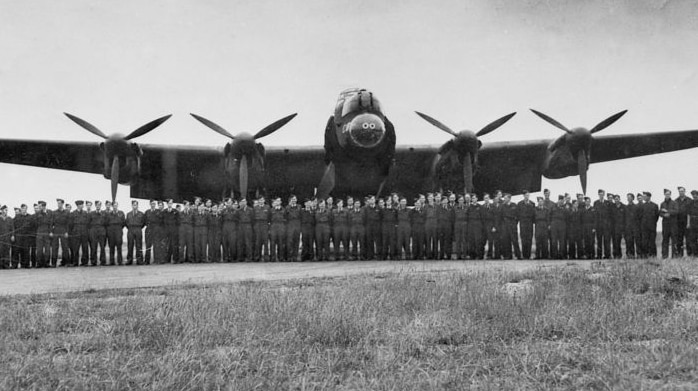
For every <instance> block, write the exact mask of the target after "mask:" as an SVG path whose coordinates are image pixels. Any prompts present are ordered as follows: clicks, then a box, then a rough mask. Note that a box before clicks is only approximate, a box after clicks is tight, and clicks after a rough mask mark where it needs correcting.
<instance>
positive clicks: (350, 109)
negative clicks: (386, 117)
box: [334, 88, 383, 120]
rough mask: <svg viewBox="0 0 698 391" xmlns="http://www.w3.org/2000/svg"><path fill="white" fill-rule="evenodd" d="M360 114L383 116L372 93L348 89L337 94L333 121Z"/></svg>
mask: <svg viewBox="0 0 698 391" xmlns="http://www.w3.org/2000/svg"><path fill="white" fill-rule="evenodd" d="M362 112H371V113H377V114H381V115H382V114H383V108H382V106H381V103H380V101H379V100H378V98H376V97H375V96H374V95H373V93H372V92H370V91H368V90H366V89H364V88H350V89H347V90H344V91H342V92H341V93H340V94H339V98H338V99H337V106H336V107H335V111H334V118H335V120H339V119H341V118H344V117H346V116H347V115H349V114H355V113H362Z"/></svg>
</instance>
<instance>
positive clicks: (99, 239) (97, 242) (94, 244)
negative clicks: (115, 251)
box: [90, 227, 107, 266]
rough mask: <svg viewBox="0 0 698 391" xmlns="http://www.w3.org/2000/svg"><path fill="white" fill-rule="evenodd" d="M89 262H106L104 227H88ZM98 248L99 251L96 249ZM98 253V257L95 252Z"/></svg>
mask: <svg viewBox="0 0 698 391" xmlns="http://www.w3.org/2000/svg"><path fill="white" fill-rule="evenodd" d="M90 246H91V248H90V262H91V263H92V265H94V266H97V263H98V262H99V264H100V265H106V264H107V250H106V248H107V230H106V229H105V228H104V227H92V228H90ZM98 248H99V252H98V251H97V250H98ZM98 253H99V257H98V256H97V254H98Z"/></svg>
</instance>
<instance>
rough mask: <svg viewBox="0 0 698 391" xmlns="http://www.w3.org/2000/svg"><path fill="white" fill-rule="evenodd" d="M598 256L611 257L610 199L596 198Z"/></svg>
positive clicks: (599, 257)
mask: <svg viewBox="0 0 698 391" xmlns="http://www.w3.org/2000/svg"><path fill="white" fill-rule="evenodd" d="M594 210H595V211H596V258H598V259H602V258H605V259H608V258H611V205H610V204H609V202H608V201H605V200H604V201H601V200H596V201H595V202H594Z"/></svg>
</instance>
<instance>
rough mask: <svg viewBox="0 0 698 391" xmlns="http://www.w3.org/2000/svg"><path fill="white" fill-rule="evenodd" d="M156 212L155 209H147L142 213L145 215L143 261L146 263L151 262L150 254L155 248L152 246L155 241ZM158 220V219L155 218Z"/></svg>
mask: <svg viewBox="0 0 698 391" xmlns="http://www.w3.org/2000/svg"><path fill="white" fill-rule="evenodd" d="M157 213H158V210H157V209H153V208H151V209H148V210H146V211H145V212H143V214H144V215H145V234H144V239H145V255H144V259H143V262H144V263H145V264H146V265H150V263H151V262H152V258H155V257H151V254H152V253H153V252H155V249H154V247H153V244H154V241H155V230H156V229H155V220H156V218H155V215H156V214H157ZM157 220H159V219H157Z"/></svg>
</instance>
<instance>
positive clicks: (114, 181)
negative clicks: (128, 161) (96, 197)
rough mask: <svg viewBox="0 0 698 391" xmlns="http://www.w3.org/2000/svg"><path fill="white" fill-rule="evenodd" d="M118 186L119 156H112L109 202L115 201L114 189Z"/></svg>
mask: <svg viewBox="0 0 698 391" xmlns="http://www.w3.org/2000/svg"><path fill="white" fill-rule="evenodd" d="M118 186H119V156H114V160H113V161H112V163H111V202H114V201H116V189H117V188H118Z"/></svg>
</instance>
